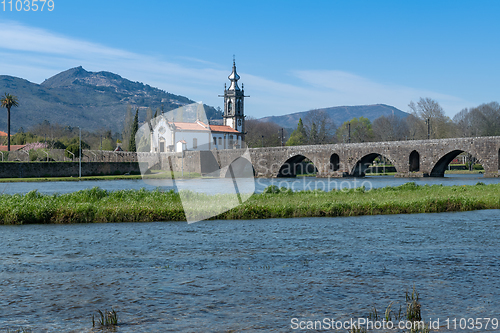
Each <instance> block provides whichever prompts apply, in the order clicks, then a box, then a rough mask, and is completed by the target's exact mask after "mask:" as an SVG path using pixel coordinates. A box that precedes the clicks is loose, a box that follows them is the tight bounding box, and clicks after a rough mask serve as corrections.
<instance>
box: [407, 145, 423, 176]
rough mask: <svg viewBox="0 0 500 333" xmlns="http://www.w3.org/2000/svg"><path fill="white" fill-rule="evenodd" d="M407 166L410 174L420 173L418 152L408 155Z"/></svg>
mask: <svg viewBox="0 0 500 333" xmlns="http://www.w3.org/2000/svg"><path fill="white" fill-rule="evenodd" d="M408 165H409V170H408V171H410V172H417V171H420V154H419V153H418V151H416V150H414V151H412V152H411V153H410V157H409V159H408Z"/></svg>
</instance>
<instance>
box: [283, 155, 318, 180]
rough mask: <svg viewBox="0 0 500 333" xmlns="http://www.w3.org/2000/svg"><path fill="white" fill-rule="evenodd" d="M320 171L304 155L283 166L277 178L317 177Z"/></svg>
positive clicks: (295, 157)
mask: <svg viewBox="0 0 500 333" xmlns="http://www.w3.org/2000/svg"><path fill="white" fill-rule="evenodd" d="M317 172H318V169H317V168H316V167H315V166H314V164H313V163H312V161H311V160H309V159H308V158H307V157H305V156H304V155H295V156H293V157H290V158H289V159H288V160H286V162H285V163H283V165H282V166H281V168H280V170H279V172H278V175H277V177H296V176H315V175H316V173H317Z"/></svg>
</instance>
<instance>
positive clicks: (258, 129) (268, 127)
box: [245, 117, 281, 148]
mask: <svg viewBox="0 0 500 333" xmlns="http://www.w3.org/2000/svg"><path fill="white" fill-rule="evenodd" d="M245 130H246V132H247V134H246V135H245V143H246V144H247V146H248V147H250V148H258V147H262V146H263V147H278V146H281V127H280V126H279V125H277V124H275V123H273V122H264V121H260V120H257V119H254V118H251V117H249V118H247V119H246V120H245Z"/></svg>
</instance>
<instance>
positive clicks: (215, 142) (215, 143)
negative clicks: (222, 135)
mask: <svg viewBox="0 0 500 333" xmlns="http://www.w3.org/2000/svg"><path fill="white" fill-rule="evenodd" d="M214 146H217V138H216V137H214Z"/></svg>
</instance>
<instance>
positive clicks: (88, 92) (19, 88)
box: [0, 66, 222, 133]
mask: <svg viewBox="0 0 500 333" xmlns="http://www.w3.org/2000/svg"><path fill="white" fill-rule="evenodd" d="M0 92H1V93H2V95H3V93H4V92H7V93H10V94H12V95H15V96H16V97H17V98H18V99H19V107H16V108H12V111H11V131H12V132H14V133H15V132H16V131H18V130H19V128H21V127H23V128H24V129H27V128H29V127H31V126H33V125H36V124H38V123H41V122H42V121H44V120H48V121H49V122H50V123H54V124H55V123H58V124H61V125H69V126H81V127H82V128H83V129H87V130H93V129H99V128H108V129H111V130H112V131H114V132H121V130H122V128H123V122H124V119H125V114H126V109H127V106H128V105H130V106H131V107H132V109H133V111H135V109H136V108H139V109H140V111H139V116H140V117H139V120H141V119H144V118H145V117H146V108H147V107H150V108H151V109H152V110H153V114H154V112H155V110H156V108H161V107H162V106H163V109H164V111H165V112H166V111H169V110H173V109H176V108H178V107H179V106H182V105H185V104H191V103H194V101H192V100H190V99H188V98H187V97H184V96H178V95H174V94H171V93H168V92H165V91H163V90H160V89H157V88H153V87H151V86H149V85H147V84H143V83H140V82H132V81H130V80H127V79H125V78H122V77H121V76H119V75H117V74H114V73H110V72H89V71H86V70H85V69H83V68H82V67H81V66H80V67H76V68H71V69H69V70H67V71H64V72H61V73H59V74H57V75H54V76H53V77H51V78H49V79H47V80H45V81H44V82H42V83H41V84H36V83H32V82H30V81H27V80H25V79H21V78H17V77H13V76H7V75H0ZM205 110H206V112H207V118H208V119H211V118H213V119H221V118H222V114H220V112H218V111H217V110H215V109H214V108H213V107H208V106H206V108H205ZM0 130H3V131H6V130H7V117H6V116H5V117H4V116H0Z"/></svg>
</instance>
